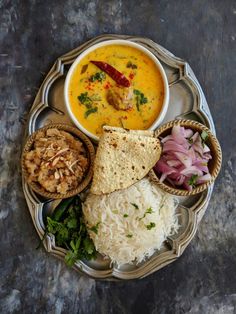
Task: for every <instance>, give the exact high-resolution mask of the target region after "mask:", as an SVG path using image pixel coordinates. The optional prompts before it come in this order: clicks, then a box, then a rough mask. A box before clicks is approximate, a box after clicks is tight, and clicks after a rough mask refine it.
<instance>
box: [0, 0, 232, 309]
mask: <svg viewBox="0 0 236 314" xmlns="http://www.w3.org/2000/svg"><path fill="white" fill-rule="evenodd" d="M103 33H117V34H130V35H141V36H146V37H149V38H151V39H153V40H154V41H156V42H157V43H160V44H161V45H162V46H164V47H166V48H167V49H168V50H170V51H172V52H173V53H174V54H175V55H177V56H179V57H182V58H183V59H185V60H187V61H188V62H189V63H190V65H191V67H192V68H193V70H194V72H195V74H196V76H197V78H198V79H199V81H200V83H201V85H202V88H203V90H204V92H205V95H206V98H207V100H208V103H209V107H210V110H211V113H212V115H213V118H214V121H215V125H216V130H217V135H218V138H219V140H220V142H221V145H222V149H223V157H224V161H223V167H222V171H221V174H220V176H219V178H218V180H217V182H216V185H215V190H214V195H213V197H212V199H211V202H210V204H209V207H208V210H207V212H206V214H205V216H204V218H203V221H202V223H201V225H200V228H199V230H198V233H197V235H196V236H195V238H194V240H193V241H192V243H191V244H190V246H189V247H188V248H187V250H186V251H185V253H184V254H183V256H182V257H181V258H179V260H177V261H176V262H175V263H173V264H171V265H169V266H167V267H166V268H164V269H162V270H160V271H158V272H157V273H155V274H153V275H151V276H150V277H148V278H146V279H143V280H140V281H138V280H135V281H129V282H120V283H114V282H99V281H95V280H93V279H88V278H87V277H81V276H79V275H78V274H77V273H76V272H74V271H73V270H70V269H68V268H66V266H65V265H64V263H62V262H60V261H59V260H57V259H55V258H54V257H52V256H51V255H49V254H47V253H46V252H45V250H44V249H40V250H35V248H36V246H37V244H38V236H37V234H36V231H35V230H34V227H33V224H32V221H31V218H30V215H29V212H28V210H27V207H26V203H25V201H24V197H23V193H22V190H21V179H20V176H19V158H20V150H21V139H22V134H23V131H24V123H25V122H24V121H25V117H26V115H27V112H28V111H29V109H30V107H31V104H32V102H33V99H34V97H35V95H36V92H37V88H38V87H39V86H40V84H41V82H42V80H43V78H44V75H45V73H46V72H47V71H48V70H49V68H50V66H51V65H52V64H53V62H54V60H55V59H56V58H57V57H58V56H60V55H61V54H64V53H65V52H67V51H69V50H70V49H72V48H75V47H77V46H78V45H80V44H81V43H83V42H84V41H86V40H88V39H90V38H92V37H94V36H96V35H100V34H103ZM235 61H236V1H234V0H232V1H231V0H224V1H223V0H222V1H221V0H218V1H212V0H210V1H204V0H202V1H194V0H192V1H191V0H185V1H176V0H172V1H168V0H166V1H165V0H162V1H140V0H136V1H125V0H112V1H98V0H96V1H89V0H86V1H73V0H71V1H65V0H57V1H56V0H55V1H36V0H35V1H34V0H32V1H29V0H28V1H27V0H21V1H20V0H13V1H7V0H6V1H5V0H0V117H1V122H0V132H1V138H0V168H1V177H0V195H1V207H0V228H1V242H0V245H1V250H0V312H1V313H13V312H15V313H58V314H59V313H227V314H228V313H235V311H236V247H235V238H236V237H235V227H236V219H235V213H236V197H235V192H236V185H235V179H236V150H235V148H236V119H235V114H236V104H235V100H236V88H235V77H236V62H235Z"/></svg>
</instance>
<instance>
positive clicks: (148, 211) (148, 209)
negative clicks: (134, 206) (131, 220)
mask: <svg viewBox="0 0 236 314" xmlns="http://www.w3.org/2000/svg"><path fill="white" fill-rule="evenodd" d="M152 213H153V209H152V207H149V208H147V209H146V211H145V213H144V215H143V217H141V218H139V220H141V219H143V218H145V217H146V215H147V214H152Z"/></svg>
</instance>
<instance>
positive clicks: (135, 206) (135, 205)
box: [130, 203, 139, 209]
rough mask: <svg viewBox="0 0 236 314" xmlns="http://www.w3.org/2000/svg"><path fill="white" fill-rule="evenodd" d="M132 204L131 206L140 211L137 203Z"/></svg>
mask: <svg viewBox="0 0 236 314" xmlns="http://www.w3.org/2000/svg"><path fill="white" fill-rule="evenodd" d="M130 204H131V205H132V206H134V208H135V209H139V208H138V205H137V204H135V203H130Z"/></svg>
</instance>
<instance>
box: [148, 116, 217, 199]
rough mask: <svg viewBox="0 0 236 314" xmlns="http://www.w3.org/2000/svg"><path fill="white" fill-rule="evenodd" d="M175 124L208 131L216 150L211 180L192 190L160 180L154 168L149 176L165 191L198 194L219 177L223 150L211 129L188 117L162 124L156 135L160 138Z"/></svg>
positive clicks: (178, 193) (174, 193)
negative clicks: (172, 185) (175, 186)
mask: <svg viewBox="0 0 236 314" xmlns="http://www.w3.org/2000/svg"><path fill="white" fill-rule="evenodd" d="M175 125H180V126H184V127H189V128H192V129H195V130H197V129H198V130H199V129H200V130H202V131H206V132H207V134H208V136H209V140H210V142H211V145H212V146H214V150H215V152H216V154H215V166H214V168H213V170H212V172H211V180H209V181H207V182H205V183H202V184H199V185H198V186H196V187H194V188H193V189H192V191H188V190H185V189H180V188H179V189H178V188H174V187H171V186H169V185H167V184H165V183H164V182H160V179H159V178H158V176H157V175H156V173H155V171H154V170H153V169H152V170H151V171H150V172H149V176H150V178H151V179H152V180H153V181H155V183H156V184H157V185H158V186H159V187H160V188H161V189H163V190H164V191H166V192H168V193H170V194H173V195H177V196H190V195H196V194H198V193H201V192H203V191H204V190H206V189H207V188H208V187H209V186H210V185H211V184H212V183H213V182H214V181H215V179H216V178H217V176H218V174H219V172H220V169H221V164H222V151H221V147H220V143H219V141H218V140H217V138H216V136H215V135H214V134H213V133H212V132H211V130H210V129H209V128H208V127H207V126H205V125H204V124H202V123H199V122H197V121H194V120H187V119H176V120H172V121H169V122H167V123H165V124H163V125H162V126H160V127H159V128H158V129H157V130H156V131H155V133H154V134H155V137H157V138H160V136H161V134H163V133H164V132H165V131H167V130H169V129H171V128H172V127H173V126H175Z"/></svg>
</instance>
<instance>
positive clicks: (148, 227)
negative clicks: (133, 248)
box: [146, 222, 156, 230]
mask: <svg viewBox="0 0 236 314" xmlns="http://www.w3.org/2000/svg"><path fill="white" fill-rule="evenodd" d="M155 226H156V224H155V222H150V224H149V225H146V228H147V230H151V229H152V228H154V227H155Z"/></svg>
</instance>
